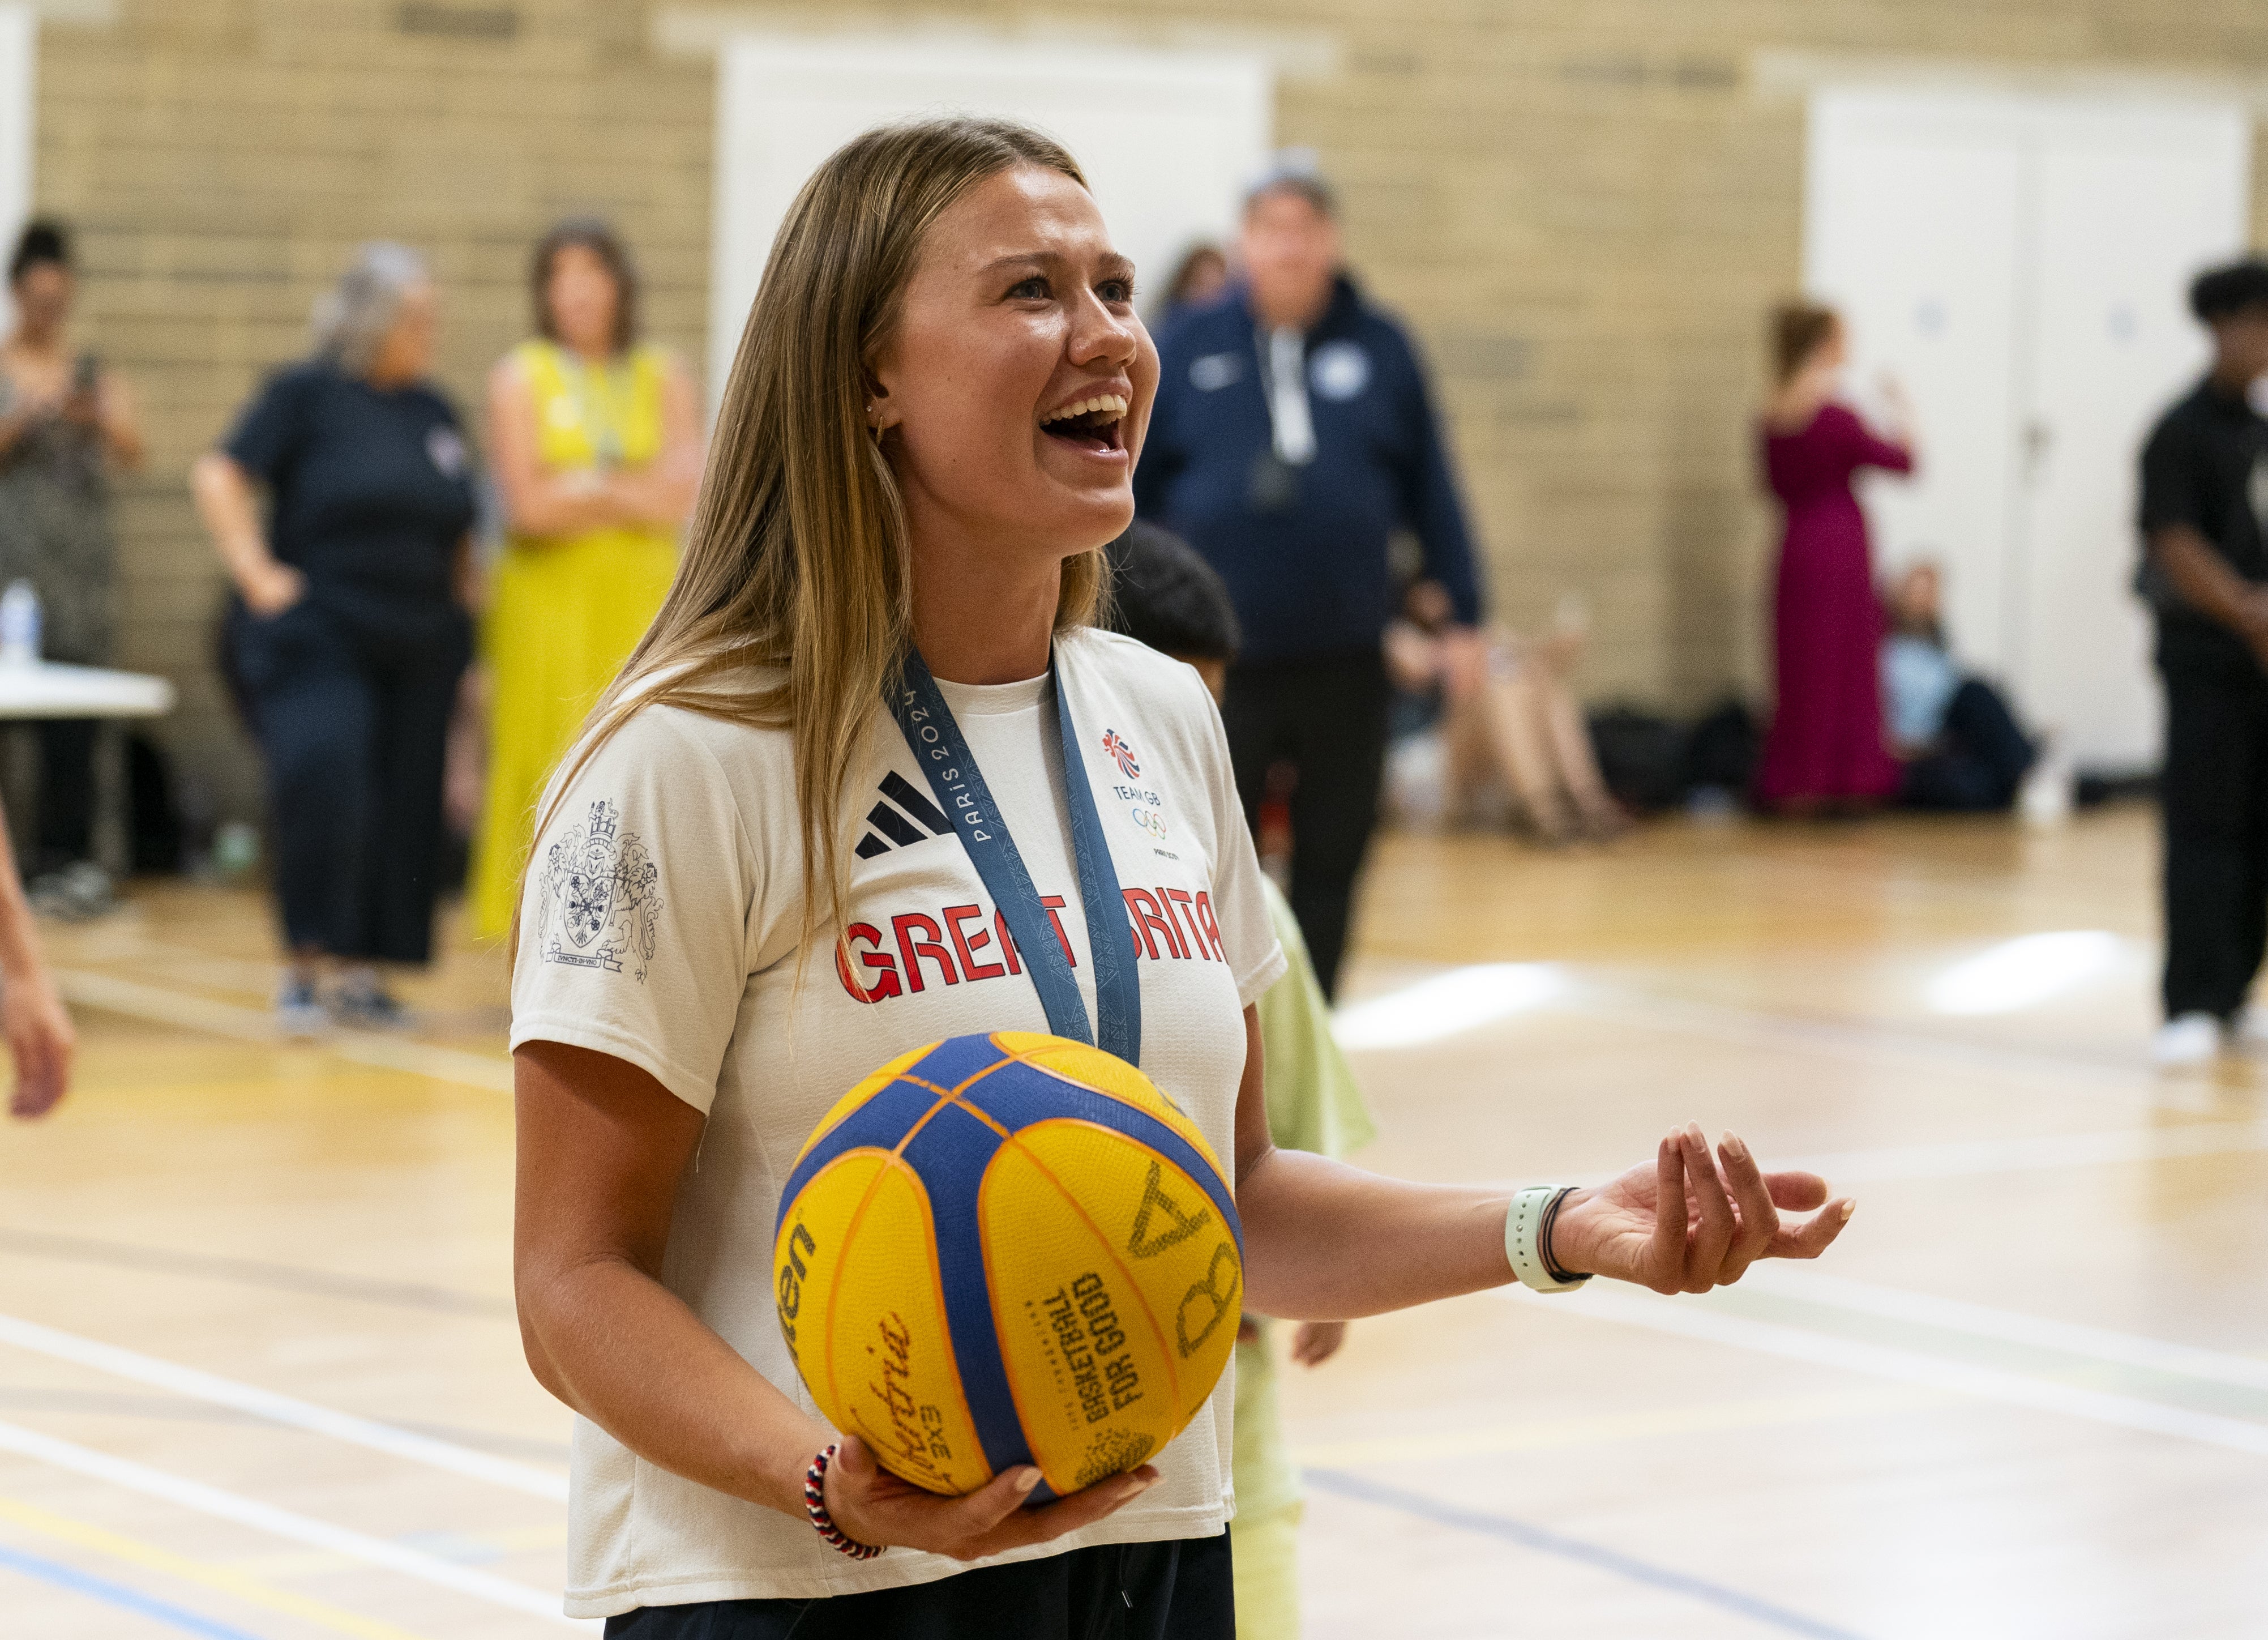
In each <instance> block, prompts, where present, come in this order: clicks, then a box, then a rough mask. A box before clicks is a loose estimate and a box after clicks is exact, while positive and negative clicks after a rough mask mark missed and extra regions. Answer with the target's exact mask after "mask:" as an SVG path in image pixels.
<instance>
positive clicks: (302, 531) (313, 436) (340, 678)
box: [192, 242, 474, 1035]
mask: <svg viewBox="0 0 2268 1640" xmlns="http://www.w3.org/2000/svg"><path fill="white" fill-rule="evenodd" d="M438 320H439V300H438V296H437V295H436V293H435V292H434V289H433V282H432V279H431V277H430V276H429V275H428V273H427V272H426V270H425V264H424V262H423V259H421V258H420V257H419V256H418V255H417V254H416V252H415V251H412V250H410V249H409V248H408V247H405V246H401V245H394V244H387V243H382V242H381V243H375V244H369V245H365V246H364V247H362V248H361V249H360V250H359V251H357V253H356V255H355V259H354V262H353V263H352V264H351V265H350V267H349V268H348V270H347V271H346V272H345V274H344V275H343V276H342V277H341V278H340V280H339V282H338V284H337V285H336V286H335V288H334V289H333V290H332V291H331V292H329V293H328V295H327V296H326V297H325V298H324V299H323V300H322V301H321V302H320V303H319V304H318V305H317V307H316V316H315V349H314V353H313V357H312V358H307V359H305V360H303V361H301V362H300V363H298V364H295V365H291V366H287V367H285V368H284V369H283V370H281V371H279V372H277V373H276V374H275V375H274V376H272V377H271V378H269V381H268V383H267V385H266V386H265V387H263V388H261V391H260V394H259V395H258V396H257V397H255V398H254V400H253V402H252V403H251V404H250V405H248V406H247V408H246V409H245V410H244V412H243V414H242V416H241V417H239V419H238V422H237V425H236V428H235V431H233V432H231V433H230V434H229V436H228V440H227V441H226V442H225V444H224V445H223V446H222V447H220V448H219V449H217V450H215V451H213V452H211V453H210V454H206V455H204V456H202V457H200V458H199V459H198V462H197V463H196V467H195V470H194V472H193V474H192V482H193V484H194V487H195V495H196V502H197V510H198V512H199V513H200V514H201V515H202V516H203V520H204V524H205V528H206V529H207V530H209V531H210V533H211V536H212V538H213V543H214V546H215V548H216V549H217V550H218V552H219V554H220V558H221V562H222V563H223V564H224V565H226V566H227V569H228V573H229V576H230V579H231V580H232V581H233V582H234V583H235V591H236V597H235V600H234V602H233V603H232V608H231V610H230V614H229V620H228V634H227V641H228V643H229V646H230V649H231V652H232V657H231V658H232V661H233V664H234V666H235V668H236V670H237V675H238V677H239V680H240V681H241V683H242V684H243V688H244V693H245V696H246V698H247V701H248V704H249V705H250V708H251V716H252V720H253V728H254V732H255V733H256V734H257V735H258V736H259V740H260V746H261V751H262V752H263V753H264V754H265V756H266V757H267V761H268V782H269V809H270V821H271V827H270V830H271V846H272V848H273V850H274V854H275V883H276V898H277V899H278V901H279V902H280V908H281V911H282V914H283V924H284V943H285V946H286V948H287V951H288V957H289V962H290V967H289V971H288V972H287V975H286V977H285V979H284V987H283V990H282V992H281V994H279V996H278V997H277V1001H276V1013H277V1023H279V1024H280V1025H281V1026H282V1027H283V1028H284V1031H286V1032H287V1033H289V1034H292V1035H310V1034H313V1033H314V1032H315V1031H320V1029H322V1028H323V1027H324V1026H325V1025H327V1024H328V1023H329V1022H330V1020H331V1018H332V1017H333V1016H337V1017H338V1018H340V1019H341V1020H342V1021H344V1022H346V1023H353V1024H359V1025H390V1024H394V1023H400V1022H401V1018H402V1016H403V1013H402V1008H401V1004H400V1003H399V1002H398V1001H396V1000H395V999H394V995H393V993H392V992H391V991H390V990H389V989H388V988H387V985H386V983H385V981H384V980H383V979H382V978H381V977H380V974H379V966H378V965H379V964H401V965H417V964H423V963H425V962H426V961H428V960H429V959H430V958H431V955H432V941H433V900H434V895H435V891H436V890H437V889H438V883H439V867H440V848H441V790H442V768H443V758H444V748H445V744H446V735H447V733H448V726H449V717H450V712H451V708H452V706H453V704H454V702H455V699H456V694H457V683H458V679H459V677H460V676H461V675H462V673H463V671H464V669H465V664H466V661H467V660H468V657H469V655H470V654H471V649H472V625H471V619H470V617H469V616H468V613H467V608H468V603H469V602H470V593H471V574H472V571H471V536H470V531H471V528H472V525H473V513H474V503H473V476H472V456H471V452H470V450H469V449H468V446H467V443H466V440H465V437H464V432H463V429H462V424H461V423H460V421H459V420H458V417H457V412H456V410H455V408H454V407H453V405H451V403H449V401H448V400H447V398H446V397H445V396H443V395H442V394H441V392H440V390H439V389H438V388H436V387H435V386H434V385H433V384H432V382H431V380H430V374H431V369H432V365H433V349H434V338H435V333H436V329H437V326H438ZM263 489H264V490H265V491H267V496H268V502H269V506H268V511H267V516H266V518H265V519H263V518H262V516H261V506H260V499H259V493H258V492H259V491H260V490H263ZM327 970H329V971H333V972H331V973H329V974H328V975H327V972H326V971H327ZM327 978H329V979H335V982H336V983H335V988H334V989H333V990H332V991H331V992H330V993H329V994H328V995H324V994H320V991H319V986H321V985H322V984H323V983H324V982H325V980H326V979H327Z"/></svg>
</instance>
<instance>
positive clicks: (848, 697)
mask: <svg viewBox="0 0 2268 1640" xmlns="http://www.w3.org/2000/svg"><path fill="white" fill-rule="evenodd" d="M1020 165H1033V166H1044V167H1046V168H1048V169H1049V170H1054V171H1060V172H1061V173H1063V174H1064V175H1065V176H1068V177H1070V178H1071V180H1072V181H1076V182H1078V183H1079V185H1080V186H1081V187H1085V186H1086V176H1085V174H1083V173H1082V172H1081V171H1080V170H1079V162H1078V161H1077V160H1075V159H1072V158H1071V154H1070V153H1069V152H1068V151H1066V150H1065V149H1064V147H1063V146H1062V144H1058V143H1057V142H1055V141H1054V140H1052V139H1051V138H1049V137H1044V136H1042V135H1041V134H1040V133H1039V132H1037V131H1035V130H1032V129H1028V128H1027V127H1024V126H1021V125H1016V124H1013V123H1011V122H1007V121H1004V120H983V119H968V118H954V119H932V120H923V121H918V122H909V123H906V124H900V125H888V126H883V127H880V128H879V129H874V130H871V131H868V132H866V133H865V135H864V136H861V137H856V138H854V139H853V140H851V142H849V143H847V144H844V145H843V147H841V148H839V149H837V150H836V151H835V153H834V154H833V155H832V156H830V157H829V158H828V160H827V162H826V163H825V164H823V165H821V166H820V167H819V169H818V170H817V171H815V172H814V173H813V174H812V176H811V180H810V181H807V182H806V183H805V184H804V185H803V190H802V191H801V192H800V193H799V194H798V195H797V196H796V198H795V203H794V204H793V205H792V206H791V207H790V208H789V211H788V213H787V218H786V220H785V221H784V222H782V223H781V224H780V229H779V233H778V235H777V237H776V238H775V239H774V240H772V248H771V255H770V257H769V258H768V259H767V260H766V262H765V263H764V272H763V279H762V284H760V285H759V286H758V287H757V291H756V299H755V305H754V306H753V307H750V308H749V310H748V322H747V328H746V329H743V330H742V331H741V333H740V351H739V352H738V353H736V354H735V355H734V356H733V372H732V374H731V376H730V377H729V378H728V379H727V380H726V381H725V396H724V403H723V404H722V406H721V407H720V408H719V410H718V417H717V430H716V437H715V440H714V441H713V442H712V443H711V446H710V451H709V464H708V469H707V471H706V472H705V473H704V474H703V476H702V481H701V496H700V499H699V501H698V502H697V503H696V506H695V508H694V513H693V524H692V528H691V530H690V532H689V535H688V536H687V539H686V543H685V552H684V557H683V558H682V559H681V561H680V562H679V565H678V567H677V578H676V580H674V582H672V583H671V586H670V589H669V595H668V597H667V598H666V600H665V601H664V602H663V603H662V606H661V612H660V613H659V615H657V616H656V617H654V622H653V624H652V626H651V627H650V628H648V629H647V631H646V635H645V637H644V639H643V640H642V641H641V642H640V643H639V645H638V646H637V649H636V650H635V651H633V652H632V654H631V655H630V660H629V661H627V662H626V663H625V664H624V665H623V667H622V671H621V673H620V674H619V675H618V676H616V677H615V681H614V683H612V684H611V685H609V686H608V690H607V691H606V693H605V694H604V695H602V696H601V697H600V699H599V703H598V705H596V706H595V707H594V708H593V710H592V713H591V716H590V719H589V721H588V722H587V723H586V725H585V729H584V733H583V735H582V739H581V741H580V742H579V743H578V748H577V750H576V751H575V753H574V754H573V757H572V760H571V764H570V766H569V767H568V769H567V771H566V772H565V774H564V776H563V778H562V779H559V780H558V781H557V782H556V784H555V785H554V787H553V788H552V789H553V791H554V793H555V796H554V797H553V799H552V801H551V802H550V804H549V805H548V808H547V812H546V813H545V814H543V815H542V816H540V817H539V820H538V824H537V826H536V831H535V835H536V836H537V837H538V838H541V835H542V831H543V828H544V826H545V825H548V824H549V821H550V818H551V814H552V812H556V808H557V804H558V802H559V796H560V795H563V794H564V793H565V791H566V789H567V787H569V785H570V784H571V783H572V780H573V779H574V776H575V775H576V773H578V772H579V771H580V770H581V769H582V767H583V766H584V765H585V764H587V763H588V762H589V761H590V759H591V757H593V755H594V754H595V753H596V752H597V751H598V750H599V749H600V747H602V746H603V745H605V744H606V742H607V741H608V739H609V738H611V737H612V736H613V735H615V732H616V731H618V730H619V729H620V728H622V725H623V724H624V723H626V722H627V721H629V720H630V716H631V715H632V714H633V713H636V712H637V711H639V710H640V709H641V708H643V707H644V706H647V705H669V706H679V707H682V708H684V709H685V710H687V711H689V712H698V713H703V714H704V715H706V716H709V717H713V718H720V719H723V720H725V721H727V722H733V723H741V724H747V725H750V726H752V727H756V728H785V729H787V730H788V731H789V736H790V740H791V742H792V745H793V747H794V754H795V797H796V812H797V815H798V817H799V822H800V829H801V831H802V834H803V845H804V890H805V894H804V901H805V938H804V941H803V942H802V943H803V946H804V949H805V950H806V953H807V952H808V950H809V949H810V946H811V944H812V939H811V935H814V933H817V932H819V931H821V930H822V929H828V928H834V929H836V930H839V928H840V925H841V923H842V920H843V916H842V913H843V905H844V903H845V897H846V895H847V892H848V887H849V883H848V877H849V873H848V870H847V861H846V859H845V855H844V851H843V846H842V843H841V840H840V838H839V836H838V832H839V829H840V828H839V826H838V824H837V821H838V815H837V813H836V810H837V809H838V808H839V807H840V803H841V793H842V791H843V785H844V782H845V780H846V779H847V778H848V775H849V772H850V767H851V760H852V758H853V757H855V756H856V755H857V752H858V743H859V741H860V739H861V737H862V736H863V735H865V733H866V732H867V730H868V726H869V724H870V723H871V721H872V720H873V716H874V714H875V713H876V712H877V710H878V709H879V708H880V706H881V705H882V701H883V696H884V691H885V690H886V688H887V687H889V686H890V685H892V684H894V683H895V682H896V679H897V675H898V670H899V668H900V666H901V665H902V662H903V661H904V658H905V656H906V654H907V651H908V649H909V646H910V645H911V642H912V632H913V594H912V580H913V577H912V557H911V548H910V543H909V541H908V538H907V533H906V521H905V509H904V507H903V506H902V501H901V499H900V496H899V492H898V484H897V479H896V476H895V474H893V473H892V471H891V470H890V464H889V462H888V461H887V458H886V457H885V456H884V454H883V453H882V450H881V448H880V445H879V444H878V443H877V442H876V440H875V438H874V435H873V433H872V432H870V431H869V430H868V428H867V425H866V415H865V406H866V401H867V398H868V395H869V392H870V382H871V373H872V366H873V361H874V359H875V358H876V356H877V354H878V353H879V351H880V349H881V348H882V346H883V345H884V344H885V343H886V342H887V338H888V336H889V334H890V331H891V329H892V327H893V326H894V325H895V323H896V321H897V315H898V307H899V302H900V299H901V298H902V294H903V292H904V291H905V288H906V285H907V283H908V282H909V280H910V279H911V278H912V277H913V274H914V270H915V267H916V265H917V262H918V260H919V257H920V254H921V246H922V241H923V239H924V236H925V235H926V234H927V233H928V231H929V228H930V225H931V224H932V223H934V222H935V221H936V220H937V218H938V217H939V215H940V214H941V213H942V212H943V211H946V209H947V208H948V207H949V206H951V205H952V204H953V203H954V201H956V200H958V199H959V198H960V197H961V196H962V195H963V194H965V193H967V192H968V189H969V188H972V187H974V186H975V185H976V184H977V183H978V182H981V181H983V180H984V179H985V178H987V177H989V176H992V175H994V174H998V173H999V172H1002V171H1005V170H1008V169H1011V168H1012V167H1013V166H1020ZM1107 575H1108V570H1107V568H1106V567H1105V565H1104V562H1103V559H1102V557H1101V552H1100V551H1099V550H1097V551H1093V552H1083V553H1079V554H1078V555H1076V556H1075V557H1073V558H1069V559H1067V560H1066V561H1065V563H1064V573H1063V590H1062V593H1061V595H1060V597H1059V599H1058V602H1057V608H1056V629H1057V631H1058V632H1061V631H1064V629H1066V628H1068V627H1071V626H1078V625H1084V624H1090V623H1091V622H1092V621H1093V620H1094V618H1095V617H1096V611H1097V609H1098V607H1099V605H1100V603H1101V597H1102V594H1103V588H1104V587H1105V584H1106V576H1107ZM752 667H761V668H766V669H777V672H778V673H779V674H780V676H779V677H778V680H777V682H776V683H770V684H769V685H759V686H757V687H755V688H753V689H752V688H751V686H750V684H749V682H748V679H747V670H748V669H750V668H752ZM529 868H530V869H533V868H534V860H533V859H532V858H531V860H530V861H529ZM518 943H519V942H518V928H517V923H516V921H515V927H514V938H513V945H514V947H515V949H516V948H517V946H518Z"/></svg>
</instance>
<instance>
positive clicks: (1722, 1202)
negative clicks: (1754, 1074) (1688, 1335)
mask: <svg viewBox="0 0 2268 1640" xmlns="http://www.w3.org/2000/svg"><path fill="white" fill-rule="evenodd" d="M1679 1139H1680V1141H1681V1144H1680V1149H1683V1151H1684V1153H1685V1176H1686V1178H1688V1179H1689V1180H1690V1181H1691V1186H1692V1190H1693V1195H1694V1199H1695V1200H1696V1201H1697V1204H1698V1205H1699V1207H1700V1210H1701V1224H1700V1228H1699V1229H1698V1230H1696V1231H1695V1232H1694V1235H1693V1245H1692V1247H1691V1249H1690V1251H1689V1252H1688V1253H1687V1254H1686V1259H1685V1267H1684V1269H1685V1285H1686V1289H1687V1290H1688V1291H1690V1292H1697V1293H1702V1292H1706V1291H1708V1290H1709V1289H1711V1288H1712V1287H1714V1286H1715V1285H1716V1284H1717V1282H1718V1274H1717V1273H1718V1271H1719V1270H1720V1269H1722V1268H1723V1267H1724V1263H1725V1254H1726V1253H1727V1252H1728V1251H1729V1250H1730V1249H1731V1247H1732V1245H1733V1230H1734V1225H1733V1204H1732V1202H1731V1201H1729V1200H1727V1198H1726V1195H1725V1183H1724V1180H1722V1179H1720V1178H1718V1177H1717V1163H1716V1158H1715V1157H1713V1156H1711V1155H1710V1154H1709V1141H1708V1140H1707V1139H1706V1138H1705V1137H1703V1136H1702V1133H1701V1126H1700V1124H1699V1123H1697V1122H1689V1123H1687V1124H1686V1126H1685V1131H1684V1132H1683V1134H1680V1135H1679Z"/></svg>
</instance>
